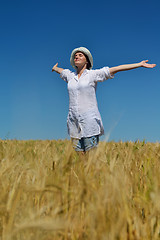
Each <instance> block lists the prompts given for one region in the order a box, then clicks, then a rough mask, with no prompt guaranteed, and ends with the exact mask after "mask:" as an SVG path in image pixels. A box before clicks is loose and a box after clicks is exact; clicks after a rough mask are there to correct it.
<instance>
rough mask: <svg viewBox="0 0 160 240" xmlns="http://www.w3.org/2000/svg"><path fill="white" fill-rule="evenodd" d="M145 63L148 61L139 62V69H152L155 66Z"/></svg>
mask: <svg viewBox="0 0 160 240" xmlns="http://www.w3.org/2000/svg"><path fill="white" fill-rule="evenodd" d="M147 62H148V60H144V61H141V62H140V64H141V67H145V68H154V67H155V66H156V64H150V63H147Z"/></svg>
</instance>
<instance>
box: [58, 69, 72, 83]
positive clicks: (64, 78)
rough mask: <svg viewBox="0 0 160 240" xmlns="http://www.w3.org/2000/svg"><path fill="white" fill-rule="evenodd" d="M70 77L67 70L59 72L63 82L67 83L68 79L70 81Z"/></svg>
mask: <svg viewBox="0 0 160 240" xmlns="http://www.w3.org/2000/svg"><path fill="white" fill-rule="evenodd" d="M70 75H71V71H70V70H69V69H64V70H63V71H62V72H61V74H60V77H61V78H62V79H63V80H64V81H66V82H68V81H69V79H70Z"/></svg>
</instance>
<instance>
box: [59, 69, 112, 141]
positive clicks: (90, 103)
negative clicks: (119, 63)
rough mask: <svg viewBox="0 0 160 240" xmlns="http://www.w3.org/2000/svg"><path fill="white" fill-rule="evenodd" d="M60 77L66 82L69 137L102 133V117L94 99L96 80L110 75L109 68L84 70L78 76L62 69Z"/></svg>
mask: <svg viewBox="0 0 160 240" xmlns="http://www.w3.org/2000/svg"><path fill="white" fill-rule="evenodd" d="M60 77H61V78H62V79H63V80H65V81H66V82H67V83H68V93H69V113H68V117H67V127H68V133H69V135H70V137H71V138H78V139H80V138H82V137H91V136H94V135H102V134H104V128H103V123H102V119H101V116H100V113H99V110H98V105H97V99H96V85H97V82H103V81H105V80H107V79H108V78H113V77H114V76H112V75H110V72H109V68H108V67H103V68H101V69H97V70H88V69H86V70H84V72H83V73H82V75H81V76H80V78H78V75H77V73H75V72H71V71H70V70H69V69H64V70H63V71H62V72H61V74H60Z"/></svg>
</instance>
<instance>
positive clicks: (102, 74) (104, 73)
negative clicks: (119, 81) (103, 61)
mask: <svg viewBox="0 0 160 240" xmlns="http://www.w3.org/2000/svg"><path fill="white" fill-rule="evenodd" d="M93 71H94V81H95V82H103V81H105V80H107V79H112V78H114V75H111V74H110V71H109V67H103V68H101V69H97V70H93Z"/></svg>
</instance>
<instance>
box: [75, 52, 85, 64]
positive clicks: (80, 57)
mask: <svg viewBox="0 0 160 240" xmlns="http://www.w3.org/2000/svg"><path fill="white" fill-rule="evenodd" d="M74 63H75V66H76V67H82V66H84V65H85V64H86V66H87V59H86V57H85V55H84V54H83V53H82V52H76V53H75V55H74Z"/></svg>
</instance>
